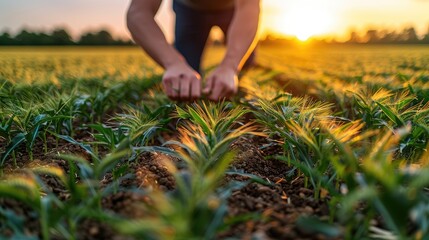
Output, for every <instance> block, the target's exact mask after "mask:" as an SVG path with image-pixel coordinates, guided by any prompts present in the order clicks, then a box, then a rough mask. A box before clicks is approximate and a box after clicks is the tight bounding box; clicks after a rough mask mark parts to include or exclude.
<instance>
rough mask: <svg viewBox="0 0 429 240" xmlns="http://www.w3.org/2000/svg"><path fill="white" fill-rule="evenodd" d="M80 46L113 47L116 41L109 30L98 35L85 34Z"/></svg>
mask: <svg viewBox="0 0 429 240" xmlns="http://www.w3.org/2000/svg"><path fill="white" fill-rule="evenodd" d="M78 44H79V45H112V44H115V40H114V39H113V37H112V35H111V34H110V33H109V32H108V31H107V30H101V31H99V32H97V33H91V32H88V33H85V34H83V35H82V36H81V38H80V40H79V42H78Z"/></svg>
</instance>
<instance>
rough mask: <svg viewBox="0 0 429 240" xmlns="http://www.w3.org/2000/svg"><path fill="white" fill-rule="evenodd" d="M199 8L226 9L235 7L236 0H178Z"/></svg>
mask: <svg viewBox="0 0 429 240" xmlns="http://www.w3.org/2000/svg"><path fill="white" fill-rule="evenodd" d="M176 1H178V2H180V3H182V4H184V5H186V6H189V7H191V8H194V9H197V10H209V11H210V10H225V9H228V8H233V7H234V1H235V0H176Z"/></svg>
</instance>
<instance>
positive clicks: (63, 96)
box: [0, 45, 429, 239]
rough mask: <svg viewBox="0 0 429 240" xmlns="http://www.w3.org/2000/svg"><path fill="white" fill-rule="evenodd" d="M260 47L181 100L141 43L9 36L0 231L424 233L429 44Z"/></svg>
mask: <svg viewBox="0 0 429 240" xmlns="http://www.w3.org/2000/svg"><path fill="white" fill-rule="evenodd" d="M222 53H223V49H219V48H211V49H209V51H208V53H207V56H206V61H205V63H204V64H205V68H206V69H207V71H210V70H211V69H213V66H215V64H216V63H217V62H219V61H220V59H221V57H222ZM257 61H258V65H257V66H256V67H254V68H253V69H250V70H247V71H245V72H243V73H242V74H241V76H240V91H239V94H238V95H237V96H236V97H235V98H234V99H232V100H231V101H224V102H220V103H213V102H209V101H205V100H204V99H203V100H199V101H197V102H195V103H179V102H172V101H170V100H169V99H168V98H167V97H166V96H165V95H164V94H163V92H162V88H161V86H160V81H161V76H162V69H160V68H159V67H157V66H156V65H155V64H154V63H153V62H152V61H151V60H150V59H149V58H148V57H147V56H145V55H144V54H143V53H142V52H141V50H139V49H138V48H134V47H127V48H125V47H124V48H77V47H76V48H75V47H69V48H52V47H51V48H0V154H1V156H0V239H428V238H429V192H428V186H429V152H428V149H427V148H428V146H429V145H428V144H429V142H428V139H429V103H428V101H429V47H427V46H382V45H380V46H374V45H373V46H346V45H341V46H340V45H339V46H319V47H315V46H306V45H302V46H296V47H293V48H292V47H288V48H286V47H285V48H282V47H278V46H260V47H259V49H258V59H257Z"/></svg>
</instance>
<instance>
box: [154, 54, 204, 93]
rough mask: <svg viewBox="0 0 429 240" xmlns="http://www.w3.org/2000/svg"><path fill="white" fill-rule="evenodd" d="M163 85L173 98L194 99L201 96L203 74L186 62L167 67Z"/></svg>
mask: <svg viewBox="0 0 429 240" xmlns="http://www.w3.org/2000/svg"><path fill="white" fill-rule="evenodd" d="M162 85H163V86H164V92H165V93H166V94H167V96H168V97H169V98H170V99H172V100H181V101H193V100H196V99H198V98H200V96H201V76H200V74H198V73H197V72H196V71H194V70H193V69H192V68H191V67H190V66H189V65H188V64H187V63H185V62H180V63H176V64H173V65H171V66H170V67H168V68H166V70H165V73H164V76H163V77H162Z"/></svg>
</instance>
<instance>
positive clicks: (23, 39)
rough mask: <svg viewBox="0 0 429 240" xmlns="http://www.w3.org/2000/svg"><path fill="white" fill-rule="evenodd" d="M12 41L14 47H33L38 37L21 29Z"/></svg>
mask: <svg viewBox="0 0 429 240" xmlns="http://www.w3.org/2000/svg"><path fill="white" fill-rule="evenodd" d="M14 40H15V44H16V45H33V44H34V43H36V42H38V36H37V34H35V33H32V32H29V31H27V30H26V29H23V30H21V32H20V33H18V35H16V36H15V38H14Z"/></svg>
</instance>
